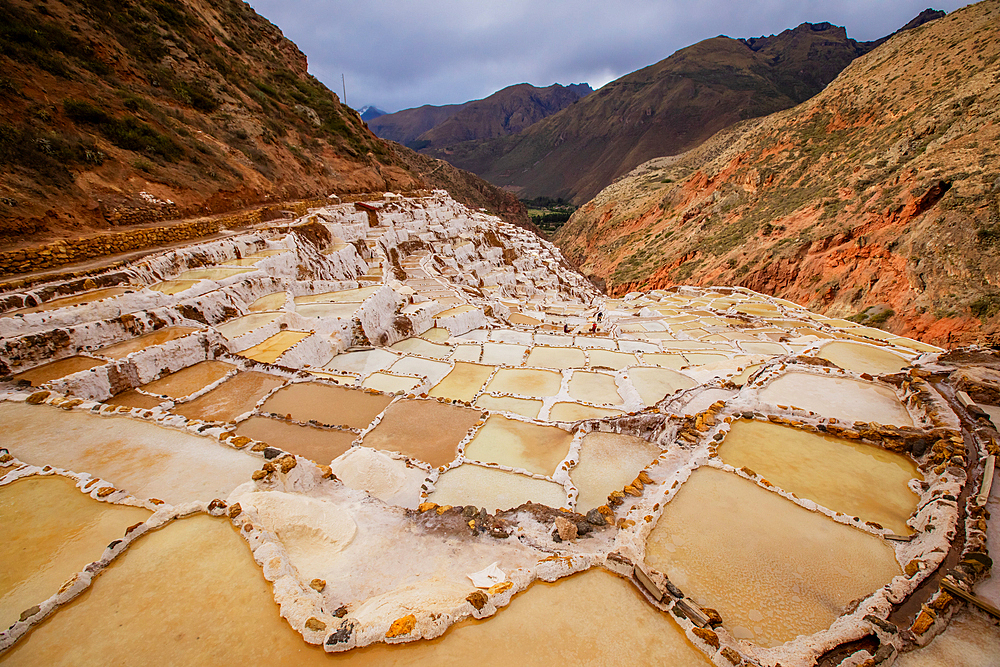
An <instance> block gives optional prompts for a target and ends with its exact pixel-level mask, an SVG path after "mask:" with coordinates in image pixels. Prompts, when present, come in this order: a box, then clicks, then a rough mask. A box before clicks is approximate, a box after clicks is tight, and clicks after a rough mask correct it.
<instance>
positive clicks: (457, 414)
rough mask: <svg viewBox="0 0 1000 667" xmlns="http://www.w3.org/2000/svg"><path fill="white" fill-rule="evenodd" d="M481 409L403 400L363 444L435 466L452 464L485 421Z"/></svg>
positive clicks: (369, 433) (387, 410)
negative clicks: (473, 430) (462, 444)
mask: <svg viewBox="0 0 1000 667" xmlns="http://www.w3.org/2000/svg"><path fill="white" fill-rule="evenodd" d="M482 416H483V415H482V413H481V412H480V411H479V410H472V409H470V408H465V407H460V406H457V405H448V404H445V403H438V402H437V401H428V400H400V401H396V402H395V403H393V404H392V405H390V406H389V407H388V408H387V409H386V411H385V414H384V415H383V416H382V421H380V422H379V423H378V426H376V427H375V428H374V429H372V430H371V431H369V432H368V433H367V434H365V438H364V441H363V442H362V444H363V445H365V446H366V447H371V448H373V449H383V450H387V451H394V452H399V453H400V454H404V455H406V456H411V457H413V458H415V459H420V460H421V461H426V462H427V463H429V464H430V465H431V466H433V467H435V468H436V467H438V466H443V465H446V464H448V463H451V462H452V461H454V460H455V458H456V457H457V456H458V443H459V442H461V440H462V439H463V438H465V436H466V435H468V432H469V430H470V429H471V428H473V427H474V426H475V425H476V424H477V423H478V422H480V420H481V419H482Z"/></svg>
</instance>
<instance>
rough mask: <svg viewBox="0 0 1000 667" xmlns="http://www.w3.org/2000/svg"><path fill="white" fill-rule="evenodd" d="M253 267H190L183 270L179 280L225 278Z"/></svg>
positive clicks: (246, 271)
mask: <svg viewBox="0 0 1000 667" xmlns="http://www.w3.org/2000/svg"><path fill="white" fill-rule="evenodd" d="M252 270H253V269H226V268H222V267H212V268H206V269H189V270H188V271H183V272H182V273H181V274H180V275H179V276H177V280H178V281H180V280H225V279H226V278H232V277H233V276H238V275H242V274H244V273H250V272H251V271H252Z"/></svg>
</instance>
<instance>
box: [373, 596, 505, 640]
mask: <svg viewBox="0 0 1000 667" xmlns="http://www.w3.org/2000/svg"><path fill="white" fill-rule="evenodd" d="M508 583H509V582H508ZM416 625H417V617H416V616H414V615H413V614H407V615H406V616H403V617H402V618H397V619H396V620H395V621H393V622H392V625H390V626H389V631H388V632H386V633H385V636H386V639H394V638H396V637H403V636H405V635H408V634H410V633H411V632H413V628H415V627H416Z"/></svg>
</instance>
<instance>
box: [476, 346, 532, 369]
mask: <svg viewBox="0 0 1000 667" xmlns="http://www.w3.org/2000/svg"><path fill="white" fill-rule="evenodd" d="M527 351H528V348H527V347H526V346H524V345H508V344H506V343H483V357H482V362H483V363H484V364H490V365H492V366H502V365H508V366H520V365H521V362H522V361H523V360H524V354H525V352H527Z"/></svg>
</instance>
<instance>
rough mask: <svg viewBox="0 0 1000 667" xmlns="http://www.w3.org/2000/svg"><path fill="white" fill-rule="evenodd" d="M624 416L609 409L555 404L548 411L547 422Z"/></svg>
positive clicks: (564, 403) (573, 404) (618, 411)
mask: <svg viewBox="0 0 1000 667" xmlns="http://www.w3.org/2000/svg"><path fill="white" fill-rule="evenodd" d="M623 414H625V413H624V412H622V411H621V410H614V409H610V408H595V407H593V406H590V405H580V404H579V403H568V402H563V403H556V404H555V405H553V406H552V408H551V409H550V410H549V416H548V420H549V421H552V422H575V421H580V420H581V419H599V418H601V417H618V416H619V415H623Z"/></svg>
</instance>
